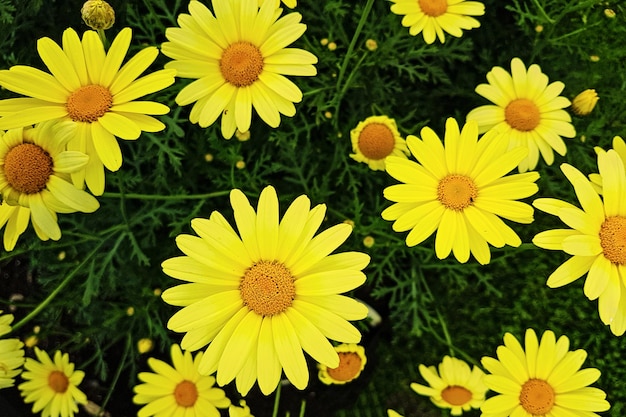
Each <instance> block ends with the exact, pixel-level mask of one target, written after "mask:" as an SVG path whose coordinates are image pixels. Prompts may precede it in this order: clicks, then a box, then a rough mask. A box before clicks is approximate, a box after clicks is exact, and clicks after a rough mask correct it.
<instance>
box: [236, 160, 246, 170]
mask: <svg viewBox="0 0 626 417" xmlns="http://www.w3.org/2000/svg"><path fill="white" fill-rule="evenodd" d="M245 167H246V163H245V162H244V161H237V162H236V163H235V168H237V169H244V168H245Z"/></svg>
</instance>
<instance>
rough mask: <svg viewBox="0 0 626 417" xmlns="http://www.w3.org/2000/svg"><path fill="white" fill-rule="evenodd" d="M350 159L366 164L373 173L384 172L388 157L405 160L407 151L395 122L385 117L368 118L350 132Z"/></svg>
mask: <svg viewBox="0 0 626 417" xmlns="http://www.w3.org/2000/svg"><path fill="white" fill-rule="evenodd" d="M350 138H351V140H352V151H353V152H355V153H354V154H351V155H350V157H351V158H352V159H354V160H355V161H357V162H364V163H366V164H367V165H368V166H369V167H370V169H372V170H374V171H384V170H385V158H386V157H388V156H390V155H395V156H401V157H404V158H406V157H407V155H409V149H408V148H407V147H406V142H405V141H404V139H402V136H400V132H398V127H397V126H396V121H395V120H393V119H390V118H389V117H387V116H370V117H368V118H367V119H365V120H363V121H361V122H359V124H358V125H357V126H356V127H355V128H354V129H352V130H351V131H350Z"/></svg>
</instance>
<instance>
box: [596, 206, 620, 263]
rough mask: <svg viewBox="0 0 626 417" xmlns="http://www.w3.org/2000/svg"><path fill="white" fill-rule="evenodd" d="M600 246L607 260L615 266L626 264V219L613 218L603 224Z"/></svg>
mask: <svg viewBox="0 0 626 417" xmlns="http://www.w3.org/2000/svg"><path fill="white" fill-rule="evenodd" d="M600 246H602V253H603V254H604V257H605V258H606V259H608V260H609V261H611V262H613V263H614V264H618V265H625V264H626V217H623V216H613V217H609V218H607V219H606V220H605V221H604V223H602V226H600Z"/></svg>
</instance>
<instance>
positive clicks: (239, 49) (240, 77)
mask: <svg viewBox="0 0 626 417" xmlns="http://www.w3.org/2000/svg"><path fill="white" fill-rule="evenodd" d="M220 71H222V75H223V76H224V78H225V79H226V81H228V82H229V83H231V84H232V85H234V86H235V87H245V86H248V85H250V84H253V83H254V82H255V81H256V80H258V79H259V75H261V72H263V55H261V51H260V50H259V48H257V47H256V46H254V45H252V44H251V43H250V42H243V41H241V42H235V43H233V44H231V45H229V46H228V48H226V49H225V50H224V52H223V53H222V58H221V59H220Z"/></svg>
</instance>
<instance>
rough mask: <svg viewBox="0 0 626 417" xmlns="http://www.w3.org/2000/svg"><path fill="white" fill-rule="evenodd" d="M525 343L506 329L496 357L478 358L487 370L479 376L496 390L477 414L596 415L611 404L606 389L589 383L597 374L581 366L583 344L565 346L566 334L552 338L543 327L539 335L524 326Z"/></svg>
mask: <svg viewBox="0 0 626 417" xmlns="http://www.w3.org/2000/svg"><path fill="white" fill-rule="evenodd" d="M524 344H525V349H524V348H523V347H522V345H521V344H520V343H519V341H518V340H517V339H516V338H515V336H513V335H512V334H511V333H506V334H505V335H504V345H503V346H498V349H497V350H496V354H497V356H498V359H495V358H490V357H488V356H485V357H483V358H482V360H481V363H482V365H483V366H484V367H485V369H486V370H487V371H488V372H490V375H489V374H488V375H485V377H484V382H485V384H486V385H487V386H488V387H489V389H491V390H492V391H495V392H496V393H498V395H495V396H493V397H490V398H488V399H487V400H486V401H485V402H484V403H483V405H482V406H481V407H480V410H481V411H482V414H481V416H482V417H506V416H515V417H518V416H519V417H539V416H549V417H572V416H585V417H592V416H598V414H596V413H595V412H596V411H606V410H608V409H609V408H610V405H609V403H608V402H607V401H606V400H605V398H606V394H605V393H604V391H602V390H600V389H598V388H592V387H589V386H588V385H590V384H592V383H594V382H595V381H597V380H598V378H599V377H600V371H599V370H597V369H595V368H586V369H580V367H581V366H582V364H583V362H584V361H585V359H586V358H587V352H585V351H584V350H583V349H577V350H574V351H570V350H569V339H568V338H567V337H566V336H561V337H559V339H558V340H556V337H555V335H554V332H552V331H550V330H547V331H545V332H544V333H543V335H542V336H541V341H540V342H539V341H538V339H537V335H536V334H535V331H534V330H533V329H528V330H526V338H525V342H524Z"/></svg>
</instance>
